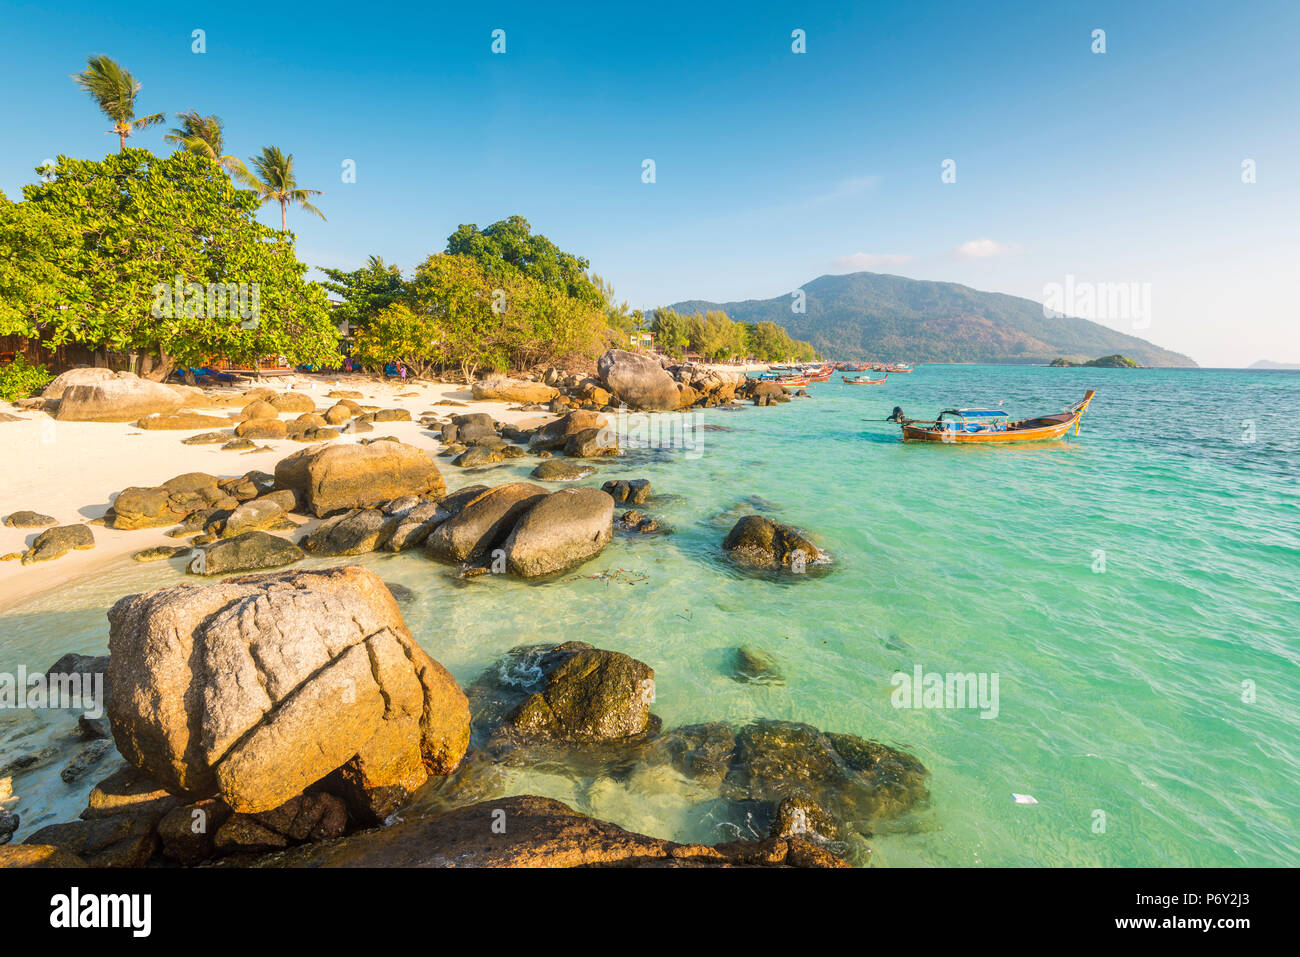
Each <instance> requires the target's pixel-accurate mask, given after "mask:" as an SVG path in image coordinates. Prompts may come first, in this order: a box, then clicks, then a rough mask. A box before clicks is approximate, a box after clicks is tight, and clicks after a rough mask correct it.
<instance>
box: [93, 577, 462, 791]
mask: <svg viewBox="0 0 1300 957" xmlns="http://www.w3.org/2000/svg"><path fill="white" fill-rule="evenodd" d="M108 617H109V623H110V634H109V652H110V655H109V666H108V673H109V686H110V688H111V693H110V696H109V700H108V709H107V710H108V718H109V721H110V723H111V726H112V730H113V738H114V740H115V741H116V743H117V748H118V750H119V751H120V752H121V754H122V756H123V757H124V758H125V759H126V760H127V762H128V763H130V764H131V765H132V766H134V767H136V768H138V769H139V770H141V771H143V772H144V773H146V774H148V775H149V776H150V777H152V778H153V779H154V780H156V781H158V782H159V783H160V784H162V785H164V786H165V787H167V788H168V789H169V790H171V791H173V792H174V793H177V794H182V795H185V796H187V797H188V798H191V799H196V798H203V797H209V796H213V795H216V794H219V795H220V797H221V799H222V800H223V801H225V803H226V804H227V805H228V806H229V807H230V808H231V809H232V810H233V811H235V812H237V813H247V814H256V813H259V812H265V811H270V810H272V809H275V808H278V807H280V806H281V805H283V804H284V803H285V802H286V801H289V800H290V799H291V798H293V797H295V796H296V795H298V794H301V793H302V792H303V790H304V789H305V788H307V787H308V786H310V785H313V784H315V783H316V782H318V781H321V780H322V779H323V778H325V777H327V776H337V775H342V776H343V777H344V778H345V779H346V780H347V781H348V782H350V783H351V784H353V785H354V786H355V787H356V788H357V789H358V790H360V791H370V790H375V789H379V790H383V789H391V788H397V789H399V790H401V791H403V792H406V791H410V790H412V789H414V788H416V787H418V786H419V785H420V784H422V783H423V782H424V781H425V780H426V779H427V777H428V775H429V774H445V773H449V772H451V771H452V770H454V769H455V767H456V766H457V764H459V762H460V759H461V757H462V756H463V755H464V753H465V749H466V747H467V745H468V742H469V708H468V703H467V701H466V699H465V696H464V694H463V693H462V692H461V691H460V689H459V688H458V687H457V686H456V683H455V681H454V680H453V679H452V677H451V675H450V674H448V673H447V671H446V669H444V668H443V667H442V666H441V665H439V664H438V663H437V662H436V661H434V660H433V659H432V658H430V657H429V656H428V655H427V654H426V653H425V652H424V651H423V650H422V649H421V648H420V647H419V645H418V644H416V643H415V641H414V639H413V638H412V637H411V633H410V631H409V630H408V629H407V627H406V624H405V622H404V621H403V620H402V615H401V612H400V611H399V610H398V607H397V603H396V601H394V599H393V596H392V595H391V593H390V592H389V591H388V589H387V588H386V587H384V584H383V582H382V581H381V580H380V579H379V578H378V577H377V576H376V575H374V574H373V573H372V572H370V571H367V570H365V569H362V568H356V567H344V568H334V569H329V570H325V571H314V572H287V573H283V572H282V573H277V574H271V575H255V576H248V577H244V578H235V579H231V580H229V581H226V582H222V583H220V584H214V585H208V586H203V587H187V586H180V587H173V588H164V589H160V590H157V591H153V592H147V593H144V594H140V595H130V596H128V597H126V598H123V599H122V600H120V601H118V602H117V603H116V604H115V605H114V606H113V607H112V608H111V609H110V610H109V613H108ZM268 623H273V627H269V626H268Z"/></svg>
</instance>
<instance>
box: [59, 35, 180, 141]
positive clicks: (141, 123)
mask: <svg viewBox="0 0 1300 957" xmlns="http://www.w3.org/2000/svg"><path fill="white" fill-rule="evenodd" d="M72 79H74V80H76V81H77V85H78V86H80V87H81V88H82V89H83V90H85V91H86V92H87V93H89V94H90V98H91V99H92V100H94V101H95V103H96V104H97V105H98V106H99V108H100V110H102V111H103V113H104V115H105V116H107V117H108V118H109V119H110V120H112V121H113V128H112V129H111V130H109V131H108V132H110V133H116V134H117V138H118V151H119V152H120V151H122V150H125V149H126V138H127V137H128V136H130V135H131V133H132V131H134V130H142V129H145V128H146V127H150V126H157V125H158V124H159V123H161V122H163V121H164V120H165V119H166V118H167V114H165V113H150V114H149V115H148V116H141V117H137V116H136V115H135V97H136V94H137V93H139V92H140V86H141V84H140V81H139V80H137V79H136V78H135V77H133V76H132V75H131V74H130V73H129V72H128V71H127V70H124V69H122V67H121V66H120V65H119V64H118V63H117V62H116V61H115V60H113V59H112V58H111V57H107V56H92V57H87V58H86V69H85V70H83V71H82V72H81V73H74V74H73V75H72Z"/></svg>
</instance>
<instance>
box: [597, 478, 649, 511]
mask: <svg viewBox="0 0 1300 957" xmlns="http://www.w3.org/2000/svg"><path fill="white" fill-rule="evenodd" d="M601 489H602V490H603V491H605V492H608V493H609V494H610V496H612V497H613V499H614V501H615V502H617V503H618V504H620V505H644V504H645V503H646V502H648V501H650V480H649V479H619V480H618V481H614V482H606V483H605V484H604V485H602V486H601Z"/></svg>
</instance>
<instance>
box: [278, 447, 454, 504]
mask: <svg viewBox="0 0 1300 957" xmlns="http://www.w3.org/2000/svg"><path fill="white" fill-rule="evenodd" d="M275 485H276V488H281V489H292V490H293V491H294V492H296V493H297V494H298V501H299V502H300V503H301V504H302V506H303V508H305V509H306V510H308V511H310V512H311V513H312V514H313V515H316V516H317V517H323V516H325V515H328V514H330V513H331V512H338V511H342V510H344V509H353V508H368V507H370V506H373V505H378V504H379V503H380V502H385V501H388V500H390V499H394V498H399V497H401V496H403V495H423V496H432V497H436V496H439V495H441V494H442V493H443V492H444V491H445V490H446V483H445V482H444V481H443V478H442V473H441V472H439V471H438V466H437V465H436V464H434V461H433V459H432V458H431V457H430V456H429V453H427V452H425V451H424V450H423V449H418V448H416V447H415V446H413V445H406V444H404V443H402V442H392V441H387V440H378V441H375V442H371V443H369V444H367V445H339V446H332V447H329V448H322V449H304V450H303V451H301V452H295V453H294V454H293V455H290V456H288V457H287V458H284V459H281V460H280V462H279V463H277V464H276V466H275Z"/></svg>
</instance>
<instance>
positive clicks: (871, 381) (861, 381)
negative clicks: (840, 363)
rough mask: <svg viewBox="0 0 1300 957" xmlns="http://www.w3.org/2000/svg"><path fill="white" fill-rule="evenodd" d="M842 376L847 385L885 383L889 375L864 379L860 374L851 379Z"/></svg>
mask: <svg viewBox="0 0 1300 957" xmlns="http://www.w3.org/2000/svg"><path fill="white" fill-rule="evenodd" d="M840 378H841V379H843V380H844V382H845V384H847V385H884V384H885V379H888V378H889V376H885V379H864V378H862V377H861V376H858V377H857V378H856V379H850V378H849V377H848V376H846V375H842V376H840Z"/></svg>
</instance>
